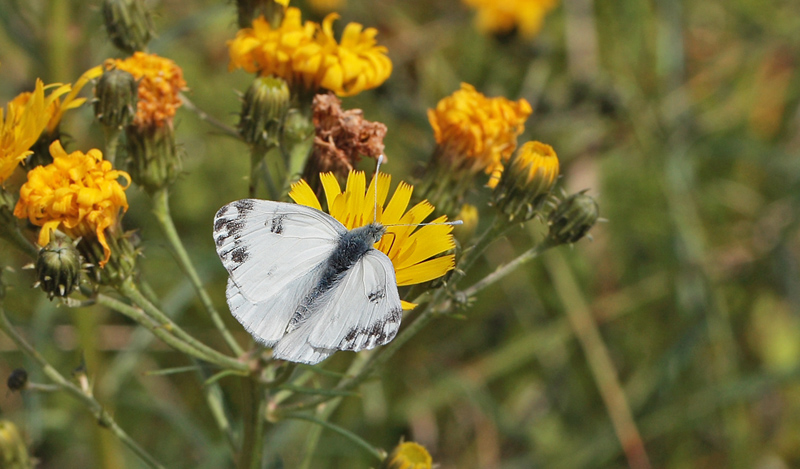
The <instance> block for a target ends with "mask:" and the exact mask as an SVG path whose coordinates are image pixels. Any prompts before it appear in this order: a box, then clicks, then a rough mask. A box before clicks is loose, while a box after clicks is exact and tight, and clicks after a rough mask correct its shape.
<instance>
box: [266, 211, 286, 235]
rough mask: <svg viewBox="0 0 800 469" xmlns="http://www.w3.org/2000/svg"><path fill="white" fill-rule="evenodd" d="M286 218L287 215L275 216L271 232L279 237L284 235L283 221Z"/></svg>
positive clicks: (271, 224) (271, 222)
mask: <svg viewBox="0 0 800 469" xmlns="http://www.w3.org/2000/svg"><path fill="white" fill-rule="evenodd" d="M284 218H286V215H277V214H276V215H275V216H274V217H272V220H271V221H270V222H268V223H270V228H269V231H270V232H272V233H275V234H277V235H279V234H281V233H283V219H284Z"/></svg>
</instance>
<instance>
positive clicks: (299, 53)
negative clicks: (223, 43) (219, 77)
mask: <svg viewBox="0 0 800 469" xmlns="http://www.w3.org/2000/svg"><path fill="white" fill-rule="evenodd" d="M337 18H339V15H337V14H336V13H331V14H329V15H328V16H326V17H325V19H324V20H323V22H322V25H320V24H317V23H314V22H312V21H306V22H305V23H302V20H301V14H300V10H299V9H297V8H287V9H286V12H285V15H284V18H283V21H282V22H281V24H280V26H279V27H277V28H272V27H271V26H270V24H269V22H268V21H267V20H266V19H264V17H259V18H256V19H255V20H254V21H253V27H252V28H244V29H241V30H239V32H238V33H237V34H236V38H235V39H233V40H232V41H228V48H229V53H230V57H231V61H230V65H229V68H230V69H231V70H233V69H236V68H242V69H244V70H246V71H248V72H258V73H260V74H261V75H275V76H278V77H281V78H283V79H284V80H286V81H287V82H288V83H289V84H290V85H296V86H302V87H303V88H304V89H306V90H312V91H316V90H317V89H319V88H325V89H328V90H330V91H333V92H334V93H336V94H337V95H339V96H352V95H355V94H358V93H360V92H361V91H364V90H367V89H371V88H375V87H377V86H380V85H381V84H382V83H383V82H384V81H386V79H387V78H389V75H391V73H392V62H391V61H390V60H389V58H388V57H387V56H386V52H387V50H386V47H383V46H378V45H377V43H376V41H375V36H376V35H377V34H378V31H377V30H376V29H375V28H366V29H364V27H363V26H362V25H360V24H358V23H350V24H348V25H347V26H346V27H345V30H344V33H343V34H342V40H341V42H340V43H339V42H337V41H336V39H335V38H334V36H333V22H334V20H336V19H337Z"/></svg>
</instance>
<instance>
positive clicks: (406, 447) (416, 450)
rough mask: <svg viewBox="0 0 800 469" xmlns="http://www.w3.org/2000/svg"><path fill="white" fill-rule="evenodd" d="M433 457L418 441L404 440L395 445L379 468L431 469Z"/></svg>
mask: <svg viewBox="0 0 800 469" xmlns="http://www.w3.org/2000/svg"><path fill="white" fill-rule="evenodd" d="M432 464H433V459H432V458H431V455H430V454H429V453H428V450H427V449H425V447H424V446H422V445H421V444H419V443H414V442H413V441H405V442H403V443H400V444H399V445H397V447H396V448H395V449H394V451H392V454H390V455H389V457H387V458H386V459H385V460H384V461H383V465H381V469H431V465H432Z"/></svg>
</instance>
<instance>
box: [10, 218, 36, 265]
mask: <svg viewBox="0 0 800 469" xmlns="http://www.w3.org/2000/svg"><path fill="white" fill-rule="evenodd" d="M0 230H2V231H3V234H4V235H5V236H3V239H5V240H6V241H8V242H9V243H11V244H12V245H13V246H14V247H15V248H17V249H19V250H20V251H22V252H23V253H25V254H27V255H28V256H30V257H31V259H36V258H37V257H38V256H39V248H37V247H36V246H35V245H34V244H33V243H31V242H30V241H29V240H28V238H26V237H25V236H24V235H23V234H22V233H20V231H19V228H17V227H16V226H14V227H11V226H6V227H2V228H0Z"/></svg>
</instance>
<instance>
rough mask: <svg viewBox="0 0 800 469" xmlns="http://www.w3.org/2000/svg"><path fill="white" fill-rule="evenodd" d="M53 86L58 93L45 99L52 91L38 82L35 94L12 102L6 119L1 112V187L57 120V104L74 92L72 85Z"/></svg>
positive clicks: (22, 96) (52, 93) (18, 97)
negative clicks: (60, 98)
mask: <svg viewBox="0 0 800 469" xmlns="http://www.w3.org/2000/svg"><path fill="white" fill-rule="evenodd" d="M50 86H55V87H56V89H54V90H53V91H52V92H51V93H50V94H49V95H48V96H47V97H45V95H44V90H45V88H48V87H46V86H44V84H43V83H42V81H41V80H36V88H35V89H34V91H33V92H32V93H28V92H26V93H22V94H20V95H19V96H17V97H16V98H14V99H13V100H12V101H11V102H9V103H8V112H7V113H6V114H5V115H4V114H3V109H0V184H1V183H3V182H4V181H5V180H6V179H8V177H9V176H11V173H13V172H14V169H16V167H17V166H18V165H19V163H20V162H21V161H22V160H24V159H25V157H26V156H28V155H30V154H31V152H30V151H29V150H28V149H29V148H30V147H31V146H32V145H33V144H34V143H36V140H38V139H39V134H41V133H42V130H44V129H45V128H46V127H47V124H48V122H49V121H50V120H51V118H52V117H53V112H54V110H55V108H54V107H53V106H52V105H53V103H54V102H55V101H56V99H57V98H58V97H59V96H61V95H63V94H64V93H67V92H69V90H70V86H69V85H60V86H59V85H50Z"/></svg>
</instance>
